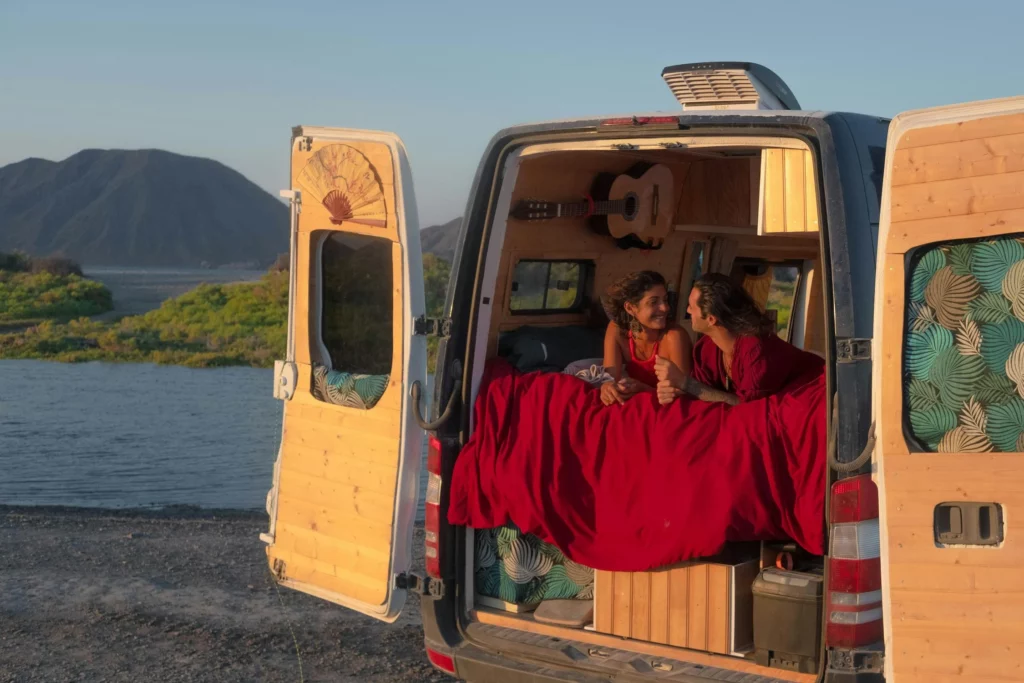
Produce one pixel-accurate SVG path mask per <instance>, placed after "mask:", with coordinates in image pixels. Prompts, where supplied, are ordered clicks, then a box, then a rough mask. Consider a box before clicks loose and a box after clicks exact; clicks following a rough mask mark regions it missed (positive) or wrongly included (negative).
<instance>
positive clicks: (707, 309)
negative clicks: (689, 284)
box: [693, 273, 775, 337]
mask: <svg viewBox="0 0 1024 683" xmlns="http://www.w3.org/2000/svg"><path fill="white" fill-rule="evenodd" d="M693 287H694V289H696V290H697V291H698V292H700V294H699V295H698V297H697V306H698V307H699V308H700V312H701V313H702V314H703V315H704V317H705V318H706V317H707V316H709V315H713V316H715V318H716V320H717V321H718V324H719V325H721V326H722V327H724V328H725V329H726V330H728V331H729V332H730V333H732V334H734V335H736V336H738V337H742V336H761V335H764V334H768V333H771V332H774V331H775V322H774V321H773V320H772V319H771V318H770V317H768V314H767V313H765V312H764V311H762V310H761V309H760V308H759V307H758V305H757V304H756V303H755V302H754V299H753V298H752V297H751V296H750V294H748V293H747V290H745V289H743V287H741V286H740V285H738V284H736V283H735V282H734V281H733V280H732V279H731V278H729V277H727V276H725V275H722V274H721V273H707V274H705V275H701V276H700V277H699V278H697V281H696V282H694V283H693Z"/></svg>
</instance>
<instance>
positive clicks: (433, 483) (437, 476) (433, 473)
mask: <svg viewBox="0 0 1024 683" xmlns="http://www.w3.org/2000/svg"><path fill="white" fill-rule="evenodd" d="M423 517H424V519H423V531H424V543H425V545H426V547H425V549H424V557H425V564H426V569H427V575H428V576H430V577H431V578H435V579H440V578H441V548H440V533H441V442H440V441H439V440H438V439H437V437H434V436H432V437H430V440H429V441H428V442H427V498H426V501H425V502H424V510H423Z"/></svg>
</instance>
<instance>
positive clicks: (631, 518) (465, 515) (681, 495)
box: [448, 360, 826, 571]
mask: <svg viewBox="0 0 1024 683" xmlns="http://www.w3.org/2000/svg"><path fill="white" fill-rule="evenodd" d="M825 432H826V427H825V379H824V376H823V375H822V374H820V373H819V372H815V373H813V374H812V375H809V376H804V377H802V378H799V379H797V380H795V381H793V382H791V383H790V384H789V385H788V386H787V387H786V388H785V389H784V390H783V391H782V392H780V393H778V394H776V395H774V396H770V397H768V398H765V399H758V400H755V401H751V402H748V403H743V404H740V405H738V406H733V407H729V406H726V405H724V404H721V403H703V402H701V401H694V400H688V399H680V400H677V401H675V402H674V403H672V404H671V405H669V406H660V405H659V404H658V402H657V399H656V398H655V396H654V395H653V394H650V393H647V394H643V395H639V396H636V397H634V398H633V399H631V400H629V401H627V402H626V404H625V405H622V406H612V407H605V406H604V405H603V404H602V403H601V400H600V397H599V394H598V391H597V389H595V388H592V387H590V386H589V385H587V384H586V383H584V382H583V381H582V380H579V379H577V378H576V377H573V376H571V375H566V374H557V373H531V374H527V375H523V374H520V373H518V372H517V371H516V370H514V369H513V368H512V367H511V366H510V365H508V364H507V363H506V362H504V361H501V360H496V361H491V362H490V363H489V364H488V367H487V370H486V372H485V377H484V382H483V386H482V388H481V391H480V396H479V398H478V400H477V403H476V406H475V427H474V433H473V436H472V438H471V439H470V440H469V442H468V443H467V444H466V447H465V448H463V449H462V452H461V453H460V454H459V457H458V460H457V462H456V464H455V471H454V475H453V479H452V486H451V498H450V505H449V508H448V521H449V522H451V523H452V524H457V525H466V526H471V527H475V528H491V527H497V526H501V525H502V524H504V523H506V522H507V521H509V520H511V521H512V522H514V523H515V524H516V526H518V527H519V528H520V529H521V530H522V531H525V532H528V533H532V534H536V535H537V536H539V537H540V538H542V539H543V540H545V541H548V542H551V543H554V544H555V545H557V546H558V547H559V548H561V549H562V551H563V552H565V554H566V555H567V556H568V557H569V558H570V559H572V560H574V561H576V562H579V563H581V564H584V565H586V566H588V567H593V568H595V569H603V570H613V571H643V570H647V569H654V568H656V567H661V566H664V565H668V564H673V563H675V562H680V561H683V560H688V559H693V558H697V557H707V556H709V555H713V554H715V553H717V552H719V551H720V550H721V549H722V546H723V544H724V543H725V542H726V541H756V540H775V539H786V538H791V539H793V540H795V541H796V542H797V543H799V544H800V545H801V546H802V547H803V548H804V549H805V550H807V551H809V552H811V553H815V554H823V553H824V523H825V517H824V486H825V448H826V433H825Z"/></svg>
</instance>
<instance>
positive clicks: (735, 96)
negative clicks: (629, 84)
mask: <svg viewBox="0 0 1024 683" xmlns="http://www.w3.org/2000/svg"><path fill="white" fill-rule="evenodd" d="M661 77H662V78H664V79H665V82H666V83H667V84H668V87H669V88H670V89H671V90H672V94H673V95H675V97H676V99H677V100H678V101H679V104H681V105H683V109H684V110H687V111H691V110H701V109H799V108H800V105H799V103H798V102H797V101H796V98H795V97H794V96H793V93H792V92H791V91H790V90H789V86H787V85H786V84H785V82H783V80H782V79H781V78H779V77H778V76H776V75H775V74H774V73H773V72H772V71H771V70H769V69H766V68H765V67H763V66H761V65H760V64H752V63H749V62H708V63H703V64H679V65H678V66H669V67H666V68H665V69H664V70H662V72H661Z"/></svg>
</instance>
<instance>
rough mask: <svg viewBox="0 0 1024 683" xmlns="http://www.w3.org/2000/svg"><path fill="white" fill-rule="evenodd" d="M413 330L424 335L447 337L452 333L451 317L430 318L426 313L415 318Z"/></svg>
mask: <svg viewBox="0 0 1024 683" xmlns="http://www.w3.org/2000/svg"><path fill="white" fill-rule="evenodd" d="M412 331H413V333H414V334H418V335H421V336H423V337H441V338H447V337H450V336H451V333H452V319H451V318H428V317H426V316H425V315H421V316H420V317H418V318H416V319H415V320H413V323H412Z"/></svg>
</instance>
